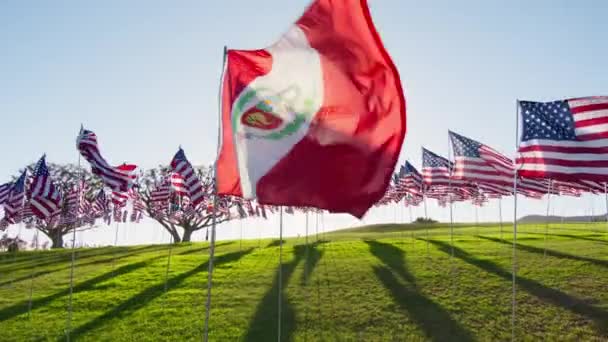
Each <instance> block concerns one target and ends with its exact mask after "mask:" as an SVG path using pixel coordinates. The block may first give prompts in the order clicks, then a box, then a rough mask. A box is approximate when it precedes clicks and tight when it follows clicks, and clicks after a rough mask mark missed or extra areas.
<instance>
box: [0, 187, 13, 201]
mask: <svg viewBox="0 0 608 342" xmlns="http://www.w3.org/2000/svg"><path fill="white" fill-rule="evenodd" d="M11 186H12V183H6V184H2V185H0V206H1V205H3V204H4V202H6V200H7V199H8V193H9V192H10V191H11Z"/></svg>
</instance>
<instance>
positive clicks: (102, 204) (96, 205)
mask: <svg viewBox="0 0 608 342" xmlns="http://www.w3.org/2000/svg"><path fill="white" fill-rule="evenodd" d="M108 207H109V206H108V199H107V197H106V193H105V191H104V190H103V189H101V190H99V192H98V193H97V196H95V199H94V200H93V211H94V212H95V214H96V215H99V216H104V215H105V214H107V213H108Z"/></svg>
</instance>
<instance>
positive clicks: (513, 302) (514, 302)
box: [511, 100, 519, 341]
mask: <svg viewBox="0 0 608 342" xmlns="http://www.w3.org/2000/svg"><path fill="white" fill-rule="evenodd" d="M518 149H519V100H515V152H516V153H517V151H518ZM511 264H512V270H511V274H512V283H511V290H512V291H511V292H512V297H511V341H515V320H516V311H517V299H516V295H517V290H516V287H515V285H516V282H517V169H516V170H515V172H514V173H513V256H512V261H511Z"/></svg>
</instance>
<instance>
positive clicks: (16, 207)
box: [4, 170, 27, 223]
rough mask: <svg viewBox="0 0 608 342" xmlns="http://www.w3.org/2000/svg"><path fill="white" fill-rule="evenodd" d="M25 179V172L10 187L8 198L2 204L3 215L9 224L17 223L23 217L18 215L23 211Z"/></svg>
mask: <svg viewBox="0 0 608 342" xmlns="http://www.w3.org/2000/svg"><path fill="white" fill-rule="evenodd" d="M26 177H27V170H25V171H23V173H22V174H21V176H19V178H18V179H17V180H16V181H15V182H14V183H13V184H12V185H11V189H10V191H9V193H8V198H7V199H6V202H5V203H4V213H5V217H6V218H7V220H8V222H9V223H19V222H21V219H22V217H23V215H20V214H21V211H23V209H24V199H25V178H26Z"/></svg>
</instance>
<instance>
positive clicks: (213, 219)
mask: <svg viewBox="0 0 608 342" xmlns="http://www.w3.org/2000/svg"><path fill="white" fill-rule="evenodd" d="M227 53H228V48H227V47H226V46H224V57H223V65H222V76H221V77H220V90H219V94H218V129H217V130H218V135H217V149H218V151H217V152H218V156H219V149H220V146H221V137H222V132H221V130H222V90H223V88H224V73H225V71H226V57H227ZM217 196H218V195H217V160H216V161H215V165H213V212H212V214H211V215H212V217H211V241H210V242H209V270H208V271H207V302H206V303H205V326H204V332H203V341H205V342H207V341H208V340H209V315H210V311H211V287H212V285H213V284H212V280H213V257H214V255H215V225H216V214H217V204H218V200H217Z"/></svg>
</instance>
